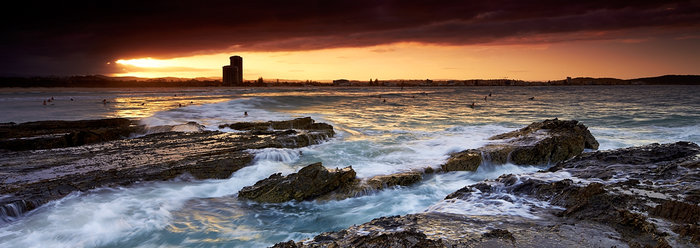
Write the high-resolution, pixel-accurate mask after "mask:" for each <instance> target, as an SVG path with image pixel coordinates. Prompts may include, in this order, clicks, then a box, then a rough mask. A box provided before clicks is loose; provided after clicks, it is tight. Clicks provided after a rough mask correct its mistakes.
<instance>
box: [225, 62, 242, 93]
mask: <svg viewBox="0 0 700 248" xmlns="http://www.w3.org/2000/svg"><path fill="white" fill-rule="evenodd" d="M229 59H230V60H231V62H230V65H226V66H224V68H223V71H224V75H223V80H222V81H223V83H224V86H232V85H240V84H243V58H241V56H231V57H230V58H229Z"/></svg>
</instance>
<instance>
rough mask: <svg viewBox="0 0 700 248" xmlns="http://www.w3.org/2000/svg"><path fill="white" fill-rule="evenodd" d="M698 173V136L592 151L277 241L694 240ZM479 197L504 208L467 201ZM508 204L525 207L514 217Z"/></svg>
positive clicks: (496, 243) (532, 243) (698, 238)
mask: <svg viewBox="0 0 700 248" xmlns="http://www.w3.org/2000/svg"><path fill="white" fill-rule="evenodd" d="M699 180H700V147H699V146H698V145H697V144H694V143H689V142H677V143H671V144H651V145H647V146H640V147H631V148H624V149H617V150H611V151H599V152H592V153H585V154H582V155H580V156H578V157H576V158H574V159H571V160H567V161H564V162H561V163H558V164H557V165H556V166H554V167H552V168H550V169H549V170H547V171H540V172H536V173H528V174H521V175H512V174H509V175H503V176H501V177H499V178H497V179H494V180H485V181H483V182H481V183H477V184H473V185H469V186H466V187H464V188H462V189H460V190H458V191H456V192H454V193H452V194H450V195H448V196H447V197H446V198H445V200H443V201H441V202H438V203H436V204H435V205H433V206H431V207H430V208H428V210H426V211H425V212H423V213H417V214H409V215H404V216H391V217H381V218H377V219H374V220H372V221H370V222H367V223H364V224H361V225H356V226H352V227H349V228H347V229H344V230H340V231H337V232H327V233H322V234H320V235H318V236H316V237H314V238H313V239H310V240H305V241H303V242H293V241H288V242H283V243H278V244H276V245H275V247H392V246H400V247H513V246H515V247H627V246H629V247H694V246H697V245H700V231H699V229H698V224H700V223H699V221H700V207H699V206H698V203H699V201H700V184H698V183H697V182H698V181H699ZM473 202H477V203H479V205H481V208H486V209H487V210H488V209H491V208H492V209H503V211H502V212H499V211H486V212H485V211H482V210H483V209H470V208H465V206H474V205H469V204H466V203H473ZM509 204H519V205H517V206H518V210H520V211H527V213H525V214H522V213H521V214H519V215H514V213H512V212H509V209H507V208H503V206H504V205H505V206H507V205H509Z"/></svg>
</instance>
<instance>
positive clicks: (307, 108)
mask: <svg viewBox="0 0 700 248" xmlns="http://www.w3.org/2000/svg"><path fill="white" fill-rule="evenodd" d="M489 94H490V95H491V96H490V97H488V95H489ZM485 97H486V98H485ZM51 98H53V100H52V101H47V102H46V105H44V101H45V100H48V99H51ZM103 100H104V101H105V102H106V103H104V102H103ZM472 103H473V104H474V107H471V105H472ZM245 112H247V113H248V115H247V116H246V115H244V113H245ZM0 113H1V114H0V122H17V123H20V122H27V121H38V120H80V119H96V118H112V117H125V118H131V119H138V120H140V122H141V123H142V124H145V125H148V126H150V127H156V126H160V125H172V124H183V123H187V122H190V121H195V122H197V123H200V124H202V125H205V127H206V129H209V130H219V128H218V126H219V125H220V124H225V123H233V122H238V121H268V120H284V119H291V118H295V117H305V116H310V117H312V118H314V119H315V120H316V121H317V122H326V123H329V124H331V125H333V127H334V128H335V130H336V132H337V135H336V137H334V138H333V139H331V140H329V141H327V142H324V143H322V144H318V145H313V146H310V147H304V148H300V149H263V150H257V151H253V152H254V153H255V154H256V158H255V160H254V162H253V164H252V165H251V166H248V167H246V168H243V169H241V170H239V171H237V172H235V173H234V174H233V175H231V177H230V178H228V179H222V180H183V179H177V180H173V181H167V182H142V183H138V184H135V185H131V186H128V187H122V188H100V189H95V190H92V191H90V192H82V193H73V194H71V195H69V196H68V197H65V198H63V199H61V200H57V201H54V202H51V203H49V204H45V205H43V206H41V207H40V208H38V209H36V210H34V211H32V212H30V213H28V214H27V215H26V216H24V217H22V218H20V219H19V220H16V221H14V222H11V223H4V224H0V247H265V246H270V245H273V244H274V243H277V242H281V241H286V240H289V239H294V240H296V241H299V240H301V239H305V238H312V237H314V236H316V235H318V234H320V233H322V232H327V231H335V230H340V229H343V228H346V227H349V226H351V225H355V224H361V223H364V222H367V221H369V220H372V219H374V218H377V217H381V216H391V215H403V214H409V213H418V212H424V211H437V212H440V211H442V212H450V213H458V214H464V215H470V214H479V215H514V216H521V217H525V218H536V216H535V215H533V214H532V213H531V212H530V211H532V210H531V206H541V205H546V204H547V203H545V202H537V201H535V200H532V199H523V200H522V201H515V203H511V202H463V203H462V204H460V205H452V206H442V205H436V203H438V202H439V201H440V200H442V199H443V198H444V197H445V196H446V195H447V194H449V193H451V192H454V191H455V190H457V189H460V188H462V187H464V186H466V185H469V184H473V183H476V182H479V181H481V180H484V179H489V178H496V177H498V176H500V175H503V174H509V173H527V172H534V171H537V170H541V169H544V168H547V167H548V166H550V165H533V166H516V165H512V164H506V165H501V166H493V165H488V164H486V165H484V166H481V167H480V168H479V169H478V170H477V171H476V172H449V173H441V174H434V175H427V176H426V177H425V178H424V180H423V181H422V182H421V183H418V184H416V185H413V186H410V187H396V188H391V189H387V190H383V191H379V192H375V193H373V194H369V195H365V196H361V197H356V198H350V199H345V200H339V201H325V202H315V201H311V202H289V203H282V204H261V203H255V202H251V201H246V200H239V199H237V197H236V193H237V192H238V191H239V190H240V189H241V188H242V187H244V186H248V185H252V184H254V183H255V182H256V181H258V180H260V179H263V178H266V177H268V176H269V175H271V174H273V173H277V172H280V173H282V174H290V173H293V172H295V171H297V170H299V169H300V168H302V167H303V166H305V165H308V164H310V163H314V162H322V163H323V165H324V166H326V167H328V168H336V167H346V166H352V168H353V169H354V170H355V171H356V172H357V176H358V177H361V178H366V177H371V176H375V175H383V174H390V173H396V172H403V171H410V170H412V169H418V168H424V167H428V166H430V167H435V168H438V167H439V166H440V164H442V163H443V162H444V161H445V160H446V159H447V158H448V154H449V153H452V152H457V151H461V150H464V149H469V148H478V147H481V146H483V145H485V144H487V143H488V142H489V141H488V138H489V137H490V136H492V135H495V134H499V133H503V132H508V131H512V130H515V129H518V128H521V127H524V126H526V125H527V124H530V123H532V122H536V121H542V120H544V119H552V118H559V119H566V120H569V119H574V120H578V121H580V122H582V123H583V124H584V125H586V126H588V127H589V130H590V131H591V133H592V134H593V136H595V137H596V139H597V140H598V141H599V142H600V149H601V150H608V149H616V148H622V147H629V146H637V145H644V144H649V143H655V142H656V143H668V142H675V141H690V142H694V143H700V87H698V86H558V87H441V88H403V89H402V88H335V87H327V88H191V89H174V88H173V89H170V88H143V89H93V88H80V89H79V88H63V89H58V88H49V89H40V88H18V89H1V90H0ZM183 131H187V130H183ZM220 131H224V132H229V131H232V130H228V129H223V130H220ZM0 197H2V196H0Z"/></svg>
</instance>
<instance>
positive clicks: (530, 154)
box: [442, 119, 598, 171]
mask: <svg viewBox="0 0 700 248" xmlns="http://www.w3.org/2000/svg"><path fill="white" fill-rule="evenodd" d="M489 139H490V140H497V141H498V142H494V143H491V144H488V145H486V146H484V147H481V148H478V149H470V150H465V151H462V152H458V153H455V154H452V155H451V156H450V158H449V160H448V161H447V163H445V164H443V165H442V169H443V170H445V171H455V170H466V171H475V170H476V169H477V168H478V167H479V165H480V164H482V163H491V164H504V163H507V162H510V163H513V164H518V165H540V164H547V163H556V162H560V161H564V160H566V159H569V158H572V157H574V156H576V155H579V154H581V152H583V150H584V149H586V148H588V149H598V142H597V141H596V140H595V138H594V137H593V135H591V133H590V131H588V128H587V127H586V126H584V125H583V124H581V123H579V122H578V121H575V120H571V121H562V120H558V119H553V120H545V121H543V122H535V123H532V124H530V125H528V126H527V127H524V128H522V129H520V130H516V131H513V132H508V133H504V134H499V135H496V136H493V137H491V138H489Z"/></svg>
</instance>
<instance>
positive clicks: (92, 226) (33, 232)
mask: <svg viewBox="0 0 700 248" xmlns="http://www.w3.org/2000/svg"><path fill="white" fill-rule="evenodd" d="M294 170H295V169H294V168H292V167H290V166H288V165H286V164H284V163H279V162H273V161H268V160H259V161H258V162H257V163H256V165H254V166H249V167H245V168H243V169H241V170H239V171H237V172H236V173H234V174H233V176H232V177H231V178H229V179H226V180H207V181H200V182H194V183H193V182H185V181H180V182H177V181H173V182H165V183H145V184H142V185H136V186H134V187H129V188H118V189H101V190H96V191H94V192H91V193H87V194H72V195H70V196H68V197H65V198H63V199H61V200H58V201H54V202H52V203H49V204H47V205H46V206H43V207H41V208H40V209H38V210H37V211H35V212H34V213H33V214H31V215H29V216H26V217H24V218H23V219H21V220H19V221H17V222H14V223H12V224H10V225H8V226H5V227H2V228H0V246H4V247H93V246H102V245H107V244H109V243H112V242H116V241H119V240H123V239H129V238H135V237H136V236H138V235H140V234H143V233H148V232H151V231H154V230H160V229H163V228H165V227H166V226H167V225H168V224H169V222H170V221H171V219H172V215H171V212H172V211H175V210H177V209H179V208H181V207H182V205H183V203H184V202H185V201H187V200H190V199H194V198H203V197H222V196H226V195H233V194H235V193H236V192H238V191H239V190H240V189H241V188H243V187H244V186H248V185H253V184H254V183H255V182H257V181H258V180H261V179H263V178H266V177H268V176H269V175H270V174H274V173H277V172H283V173H285V174H289V173H292V172H294Z"/></svg>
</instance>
